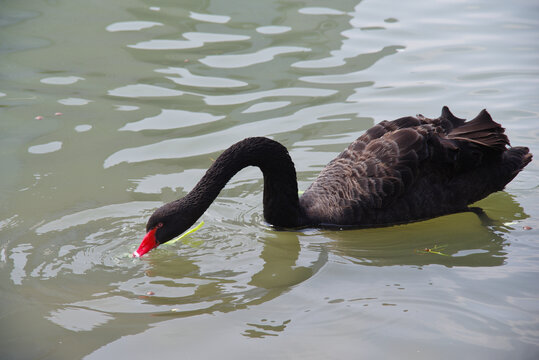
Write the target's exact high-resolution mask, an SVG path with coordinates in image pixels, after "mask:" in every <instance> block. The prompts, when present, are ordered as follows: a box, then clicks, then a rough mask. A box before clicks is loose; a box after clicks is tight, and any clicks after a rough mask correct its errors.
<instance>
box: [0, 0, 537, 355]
mask: <svg viewBox="0 0 539 360" xmlns="http://www.w3.org/2000/svg"><path fill="white" fill-rule="evenodd" d="M538 39H539V4H538V3H537V1H534V0H529V1H525V0H515V1H511V2H507V1H500V0H494V1H487V0H470V1H452V0H451V1H450V0H446V1H429V2H425V1H400V2H397V1H388V0H380V1H374V0H366V1H361V2H359V1H357V0H356V1H348V0H337V1H333V2H322V1H309V2H294V1H285V0H268V1H246V0H207V1H187V0H185V1H172V0H162V1H158V0H118V1H104V0H95V1H82V0H69V1H68V0H48V1H31V0H6V1H2V2H1V4H0V77H1V82H0V116H1V118H0V119H1V120H0V129H1V130H0V139H1V140H0V166H1V171H0V174H1V175H0V177H1V182H0V203H1V206H0V299H1V300H0V301H1V308H0V323H1V325H0V332H1V335H0V358H2V359H79V358H85V359H116V358H119V357H122V358H123V357H125V356H127V357H128V358H129V359H152V358H157V357H159V358H163V359H169V358H185V359H209V358H222V359H253V358H263V359H395V358H399V359H404V358H415V359H455V358H466V359H472V358H473V359H507V358H512V359H537V358H538V357H539V236H538V234H539V220H538V216H539V191H538V184H539V165H537V164H538V163H539V162H538V161H537V156H539V91H538V90H539V41H538ZM443 105H448V106H449V107H450V108H451V109H452V110H453V112H454V113H455V115H457V116H460V117H466V118H472V117H474V116H475V115H476V114H477V113H478V112H479V111H480V110H481V109H483V108H487V109H488V110H489V112H490V113H491V114H492V116H493V118H494V119H495V120H496V121H498V122H501V123H502V124H503V126H504V127H505V128H506V129H507V133H508V135H509V137H510V139H511V141H512V143H513V144H514V145H525V146H529V147H530V148H531V151H532V152H534V153H535V154H536V160H535V161H534V162H532V163H531V164H530V165H529V166H528V167H527V168H526V169H525V170H524V171H523V172H522V173H521V174H520V175H519V176H518V177H517V178H516V179H515V180H514V181H513V182H512V183H511V184H509V186H508V187H507V189H506V191H504V192H499V193H496V194H493V195H491V196H489V197H488V198H487V199H485V200H483V201H481V202H480V203H479V204H478V206H481V207H482V208H483V209H484V210H485V211H486V213H487V214H488V216H489V217H490V219H491V221H489V222H482V221H481V220H480V219H479V218H478V217H477V216H475V215H474V214H456V215H451V216H444V217H440V218H437V219H433V220H429V221H424V222H418V223H414V224H409V225H402V226H394V227H389V228H382V229H367V230H351V231H328V230H316V229H307V230H302V231H297V232H292V231H290V232H284V231H275V230H273V229H272V228H270V227H268V226H267V225H266V224H265V223H264V221H263V217H262V205H261V203H262V179H261V174H260V171H259V170H258V169H256V168H248V169H245V170H243V171H241V172H240V173H239V174H238V175H237V176H235V177H234V178H233V179H232V181H231V182H230V183H229V184H228V185H227V186H226V187H225V189H223V191H222V192H221V194H220V196H219V197H218V199H217V200H216V201H215V203H214V204H213V205H212V206H211V207H210V208H209V210H208V211H207V212H206V213H205V214H204V215H203V217H202V220H204V222H205V225H204V226H203V227H202V229H200V230H199V231H197V232H196V233H194V234H192V235H190V236H189V237H186V238H185V239H183V241H180V242H178V243H176V244H174V245H167V246H162V247H160V248H159V249H157V250H155V251H153V252H151V253H150V254H148V255H147V256H144V257H143V258H142V259H133V258H131V257H130V256H129V254H130V253H132V252H133V251H134V250H135V249H136V247H137V246H138V244H139V243H140V241H141V239H142V236H143V235H144V230H145V223H146V220H147V218H148V216H149V215H150V214H151V213H152V211H153V210H154V209H155V208H157V207H158V206H160V205H161V204H162V203H164V202H167V201H170V200H172V199H175V198H178V197H180V196H183V195H185V194H186V192H187V191H189V190H190V189H191V188H192V186H193V185H194V184H195V183H196V182H197V181H198V179H199V178H200V177H201V176H202V175H203V174H204V172H205V170H206V169H207V168H208V166H209V165H210V164H211V162H212V159H215V158H216V157H217V156H218V155H219V154H220V153H221V152H222V151H223V150H224V149H226V148H227V147H228V146H229V145H231V144H232V143H234V142H236V141H238V140H241V139H242V138H245V137H248V136H268V137H271V138H273V139H275V140H277V141H279V142H281V143H282V144H284V145H285V146H286V147H287V148H288V149H289V150H290V153H291V156H292V158H293V160H294V162H295V164H296V168H297V171H298V178H299V179H298V180H299V187H300V189H305V188H306V187H307V186H308V185H309V184H310V182H311V181H312V180H313V179H314V178H315V177H316V175H317V173H318V172H319V171H320V169H322V168H323V167H324V165H325V164H326V163H327V162H328V161H329V160H331V159H332V158H333V157H334V156H336V155H337V154H338V153H339V152H340V151H341V150H342V149H343V148H344V147H346V145H347V144H348V143H349V142H351V141H352V140H354V139H355V138H356V137H358V136H359V135H360V134H362V132H363V131H364V130H365V129H367V128H368V127H370V126H372V125H373V124H374V123H377V122H379V121H382V120H385V119H394V118H397V117H400V116H405V115H415V114H417V113H422V114H424V115H426V116H431V117H436V116H438V115H439V113H440V110H441V108H442V106H443ZM485 181H488V179H485ZM424 249H434V250H436V251H437V252H438V253H434V252H431V253H427V252H425V251H423V250H424Z"/></svg>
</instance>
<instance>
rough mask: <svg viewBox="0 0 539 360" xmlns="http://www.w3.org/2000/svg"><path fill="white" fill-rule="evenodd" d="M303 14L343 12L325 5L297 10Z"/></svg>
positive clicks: (341, 13) (334, 13)
mask: <svg viewBox="0 0 539 360" xmlns="http://www.w3.org/2000/svg"><path fill="white" fill-rule="evenodd" d="M298 12H299V13H300V14H304V15H343V14H345V12H343V11H340V10H335V9H331V8H326V7H305V8H301V9H299V10H298Z"/></svg>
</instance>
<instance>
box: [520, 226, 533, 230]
mask: <svg viewBox="0 0 539 360" xmlns="http://www.w3.org/2000/svg"><path fill="white" fill-rule="evenodd" d="M522 228H523V229H524V230H531V229H533V228H532V227H531V226H527V225H526V226H523V227H522Z"/></svg>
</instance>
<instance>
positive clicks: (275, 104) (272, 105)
mask: <svg viewBox="0 0 539 360" xmlns="http://www.w3.org/2000/svg"><path fill="white" fill-rule="evenodd" d="M290 104H291V102H290V101H266V102H261V103H258V104H253V105H251V106H249V107H248V108H247V109H245V110H243V111H242V112H243V113H244V114H250V113H256V112H262V111H269V110H275V109H280V108H282V107H285V106H288V105H290Z"/></svg>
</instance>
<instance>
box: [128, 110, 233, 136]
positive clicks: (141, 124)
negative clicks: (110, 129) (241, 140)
mask: <svg viewBox="0 0 539 360" xmlns="http://www.w3.org/2000/svg"><path fill="white" fill-rule="evenodd" d="M223 118H225V116H224V115H222V116H215V115H212V114H208V113H200V112H194V111H186V110H171V109H162V110H161V113H160V114H159V115H156V116H152V117H148V118H145V119H142V120H140V121H135V122H130V123H127V124H125V125H124V126H123V127H121V128H120V129H118V130H120V131H141V130H169V129H179V128H182V127H187V126H193V125H201V124H205V123H209V122H212V121H217V120H221V119H223Z"/></svg>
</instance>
